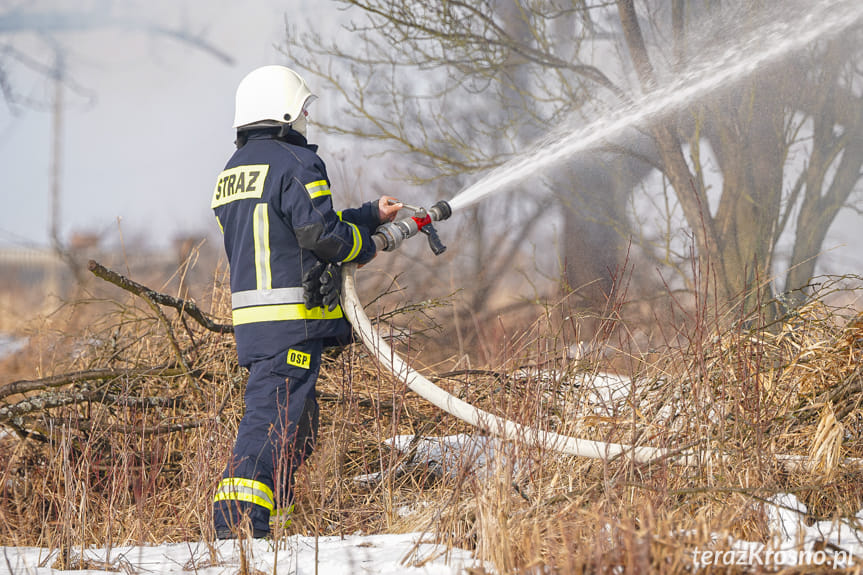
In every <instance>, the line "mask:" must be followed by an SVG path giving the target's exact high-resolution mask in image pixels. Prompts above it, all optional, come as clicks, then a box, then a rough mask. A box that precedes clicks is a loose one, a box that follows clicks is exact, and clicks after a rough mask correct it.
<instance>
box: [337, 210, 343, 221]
mask: <svg viewBox="0 0 863 575" xmlns="http://www.w3.org/2000/svg"><path fill="white" fill-rule="evenodd" d="M336 215H337V216H339V221H342V211H341V210H339V211H337V212H336Z"/></svg>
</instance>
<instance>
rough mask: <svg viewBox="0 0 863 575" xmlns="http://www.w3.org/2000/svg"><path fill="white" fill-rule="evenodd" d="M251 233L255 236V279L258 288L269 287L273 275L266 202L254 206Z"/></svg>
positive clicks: (268, 216) (271, 284)
mask: <svg viewBox="0 0 863 575" xmlns="http://www.w3.org/2000/svg"><path fill="white" fill-rule="evenodd" d="M252 234H253V235H254V236H255V280H256V281H257V286H258V289H270V288H271V287H272V286H273V276H272V273H270V215H269V212H268V210H267V204H266V203H263V204H258V205H257V206H255V213H254V215H253V216H252Z"/></svg>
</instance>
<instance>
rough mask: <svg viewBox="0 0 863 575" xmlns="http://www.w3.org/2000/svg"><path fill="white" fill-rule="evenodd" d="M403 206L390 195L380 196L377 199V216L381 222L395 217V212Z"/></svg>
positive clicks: (389, 220) (383, 222)
mask: <svg viewBox="0 0 863 575" xmlns="http://www.w3.org/2000/svg"><path fill="white" fill-rule="evenodd" d="M403 207H404V204H402V203H401V202H400V201H398V200H397V199H395V198H394V197H392V196H381V199H379V200H378V217H379V218H380V220H381V223H382V224H385V223H387V222H391V221H393V220H394V219H396V214H398V213H399V210H400V209H402V208H403Z"/></svg>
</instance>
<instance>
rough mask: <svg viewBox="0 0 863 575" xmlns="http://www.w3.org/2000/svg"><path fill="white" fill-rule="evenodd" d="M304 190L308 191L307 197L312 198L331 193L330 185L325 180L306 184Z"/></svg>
mask: <svg viewBox="0 0 863 575" xmlns="http://www.w3.org/2000/svg"><path fill="white" fill-rule="evenodd" d="M306 191H307V192H309V197H311V198H312V199H315V198H320V197H321V196H329V195H331V194H330V185H329V184H328V183H327V181H326V180H318V181H317V182H312V183H311V184H306Z"/></svg>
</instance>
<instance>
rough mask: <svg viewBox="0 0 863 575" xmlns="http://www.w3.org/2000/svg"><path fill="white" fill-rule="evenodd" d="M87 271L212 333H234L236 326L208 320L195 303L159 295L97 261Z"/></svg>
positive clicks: (92, 261)
mask: <svg viewBox="0 0 863 575" xmlns="http://www.w3.org/2000/svg"><path fill="white" fill-rule="evenodd" d="M87 269H89V270H90V271H91V272H92V273H93V275H95V276H96V277H98V278H101V279H103V280H105V281H106V282H109V283H112V284H114V285H115V286H117V287H119V288H121V289H124V290H126V291H128V292H131V293H133V294H135V295H137V296H140V297H142V298H144V299H146V300H148V301H151V302H154V303H157V304H159V305H165V306H168V307H172V308H174V309H176V310H177V311H178V312H180V313H181V314H183V313H185V314H186V315H188V316H189V317H191V318H192V319H194V320H195V321H197V322H198V323H199V324H201V325H202V326H203V327H204V328H206V329H208V330H210V331H214V332H216V333H233V332H234V326H232V325H227V324H220V323H216V322H214V321H213V320H211V319H210V318H208V317H207V316H206V315H205V314H204V312H203V311H201V309H200V308H199V307H198V306H197V305H196V304H195V302H191V301H187V300H184V299H180V298H176V297H173V296H169V295H166V294H163V293H159V292H157V291H155V290H153V289H150V288H148V287H147V286H144V285H141V284H139V283H138V282H136V281H133V280H130V279H129V278H127V277H126V276H123V275H120V274H118V273H117V272H115V271H112V270H109V269H108V268H106V267H105V266H103V265H102V264H100V263H99V262H97V261H95V260H90V263H89V264H87Z"/></svg>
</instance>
